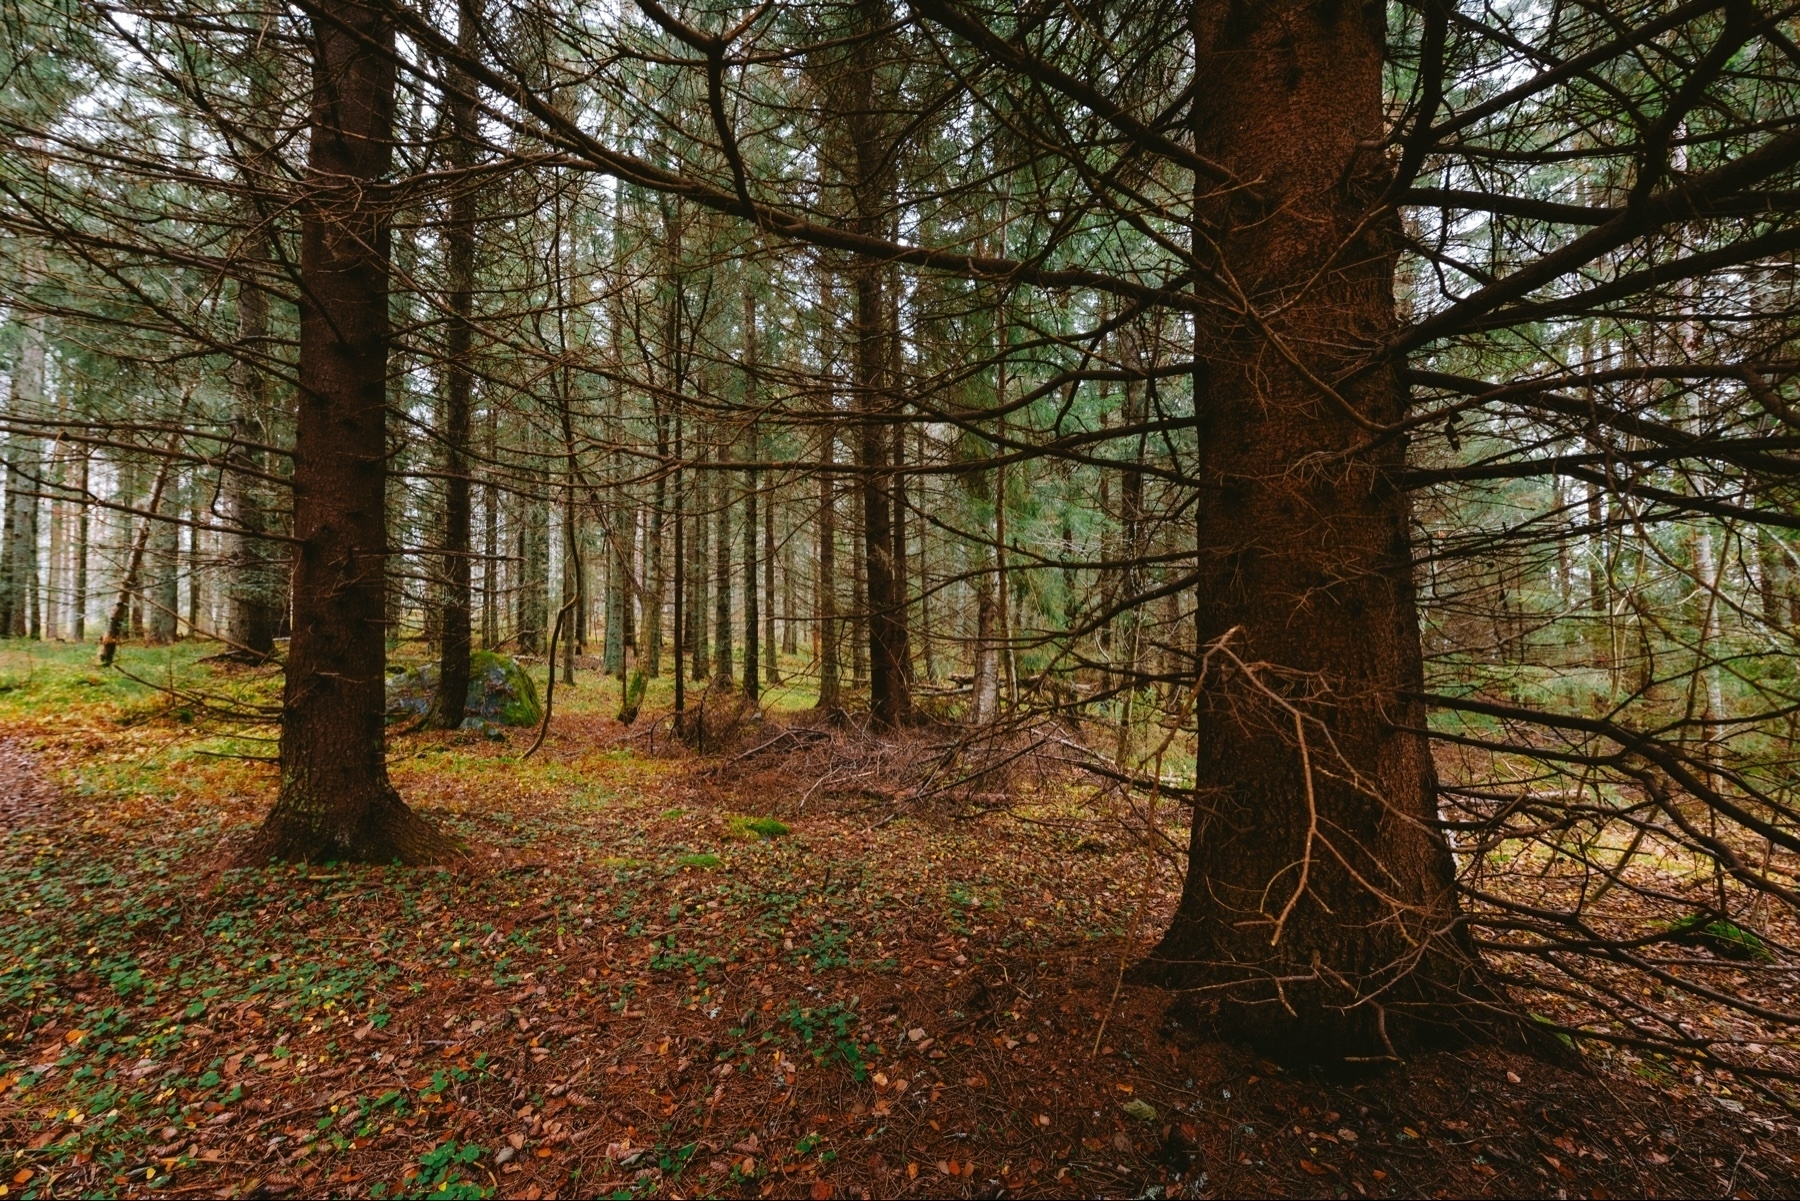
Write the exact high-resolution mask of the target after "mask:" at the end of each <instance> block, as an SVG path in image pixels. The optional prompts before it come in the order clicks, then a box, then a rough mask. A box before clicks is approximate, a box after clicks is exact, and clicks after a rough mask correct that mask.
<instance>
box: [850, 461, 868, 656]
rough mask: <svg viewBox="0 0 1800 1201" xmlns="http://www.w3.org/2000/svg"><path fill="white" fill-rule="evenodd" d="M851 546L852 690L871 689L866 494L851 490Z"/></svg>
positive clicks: (858, 488) (855, 489)
mask: <svg viewBox="0 0 1800 1201" xmlns="http://www.w3.org/2000/svg"><path fill="white" fill-rule="evenodd" d="M850 496H851V500H852V505H851V527H850V538H849V541H850V545H851V547H852V548H853V551H854V553H852V554H851V556H850V686H851V687H852V688H867V687H868V686H869V589H868V581H867V578H866V575H865V573H864V571H863V568H864V567H865V566H866V565H867V564H868V561H869V559H868V556H867V555H865V554H864V553H863V546H864V543H863V507H862V502H863V490H862V488H861V487H860V486H859V487H856V488H853V489H851V491H850Z"/></svg>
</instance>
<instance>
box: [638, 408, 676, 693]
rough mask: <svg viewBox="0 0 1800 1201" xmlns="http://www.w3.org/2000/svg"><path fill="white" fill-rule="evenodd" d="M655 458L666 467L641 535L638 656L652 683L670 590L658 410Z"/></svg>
mask: <svg viewBox="0 0 1800 1201" xmlns="http://www.w3.org/2000/svg"><path fill="white" fill-rule="evenodd" d="M659 407H660V406H659ZM656 458H657V461H658V462H659V463H661V464H665V466H664V467H663V469H662V470H660V471H658V472H657V474H656V483H655V485H654V486H653V487H652V489H651V494H650V495H651V500H650V528H649V529H648V530H647V531H646V532H645V535H644V580H645V584H646V587H647V589H648V591H647V593H646V594H645V596H644V649H643V650H642V651H641V652H639V655H638V659H639V662H641V663H642V664H643V665H644V675H645V676H646V677H647V678H649V679H652V680H654V679H656V678H657V677H659V676H661V675H662V644H663V604H664V598H665V597H666V596H667V595H668V591H669V585H668V566H667V559H666V557H665V556H664V554H663V529H664V525H665V524H666V520H667V518H666V514H667V511H668V505H669V474H668V469H667V467H666V464H667V463H668V461H669V416H668V414H667V413H663V412H660V411H659V412H658V413H657V414H656Z"/></svg>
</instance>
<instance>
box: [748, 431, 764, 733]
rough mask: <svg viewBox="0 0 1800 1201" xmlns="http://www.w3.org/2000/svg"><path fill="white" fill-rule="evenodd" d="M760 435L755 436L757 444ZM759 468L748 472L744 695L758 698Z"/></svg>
mask: <svg viewBox="0 0 1800 1201" xmlns="http://www.w3.org/2000/svg"><path fill="white" fill-rule="evenodd" d="M756 444H757V439H756V437H755V436H754V435H752V437H751V445H752V447H754V446H755V445H756ZM756 502H757V495H756V472H755V471H746V472H744V695H745V696H747V697H749V698H750V699H751V700H753V701H754V700H755V699H756V698H757V697H758V696H760V695H761V694H762V688H761V677H762V612H761V604H760V599H761V598H760V595H759V594H760V593H761V591H762V587H761V584H762V581H761V580H759V579H758V578H757V576H758V574H759V573H758V571H757V566H756V560H757V553H756V540H757V539H758V538H759V537H761V535H762V529H761V528H760V527H761V523H760V522H759V521H757V519H756Z"/></svg>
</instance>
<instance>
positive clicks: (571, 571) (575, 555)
mask: <svg viewBox="0 0 1800 1201" xmlns="http://www.w3.org/2000/svg"><path fill="white" fill-rule="evenodd" d="M581 600H582V578H581V525H580V521H579V514H578V512H577V509H576V506H575V468H574V462H573V456H571V461H570V464H569V481H568V496H567V499H566V500H565V501H564V503H563V527H562V606H569V602H570V601H573V602H575V603H574V605H573V606H569V615H568V616H567V617H565V618H563V632H562V671H563V680H562V682H563V683H565V684H568V685H571V686H573V685H574V683H575V643H576V638H575V629H574V627H575V624H576V619H575V614H576V613H577V612H579V611H580V610H581ZM562 606H559V608H560V607H562ZM551 669H552V670H555V665H554V664H552V665H551Z"/></svg>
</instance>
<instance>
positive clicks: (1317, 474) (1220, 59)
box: [1141, 0, 1492, 1062]
mask: <svg viewBox="0 0 1800 1201" xmlns="http://www.w3.org/2000/svg"><path fill="white" fill-rule="evenodd" d="M1228 9H1229V15H1228ZM1365 12H1373V13H1376V14H1379V12H1380V10H1378V9H1369V10H1365V9H1363V8H1361V7H1356V6H1321V5H1316V4H1303V3H1299V2H1298V0H1280V2H1277V3H1270V4H1266V5H1262V6H1252V7H1243V6H1237V5H1229V6H1228V5H1227V4H1226V3H1224V2H1223V0H1211V2H1208V3H1205V4H1202V5H1201V6H1200V10H1199V14H1198V16H1197V17H1196V26H1195V35H1196V44H1197V46H1198V47H1199V63H1198V67H1197V69H1198V71H1199V72H1200V76H1201V78H1202V79H1204V80H1206V81H1207V86H1206V88H1205V90H1204V92H1203V93H1202V95H1201V99H1200V101H1199V102H1198V103H1197V104H1196V109H1195V112H1194V115H1193V121H1194V125H1193V128H1194V131H1195V137H1196V142H1197V143H1198V146H1199V149H1200V150H1201V152H1202V153H1205V154H1207V155H1209V156H1211V157H1212V158H1213V159H1215V160H1216V161H1221V162H1223V163H1225V164H1226V165H1227V166H1228V167H1229V168H1231V169H1232V170H1233V171H1234V172H1235V174H1236V175H1237V177H1238V178H1239V179H1242V180H1246V181H1253V182H1252V183H1251V184H1250V186H1249V188H1248V189H1247V190H1242V189H1240V190H1235V191H1232V192H1230V193H1225V192H1221V193H1220V196H1221V199H1219V200H1217V201H1216V202H1213V203H1210V204H1208V205H1207V206H1206V207H1205V215H1206V216H1207V217H1208V218H1209V219H1210V220H1211V221H1213V222H1215V223H1217V226H1218V230H1217V233H1216V237H1217V239H1218V241H1217V245H1218V254H1219V256H1220V257H1221V258H1222V259H1223V262H1222V264H1221V265H1222V266H1223V267H1225V268H1227V269H1229V271H1230V272H1231V274H1232V276H1233V277H1234V278H1235V279H1236V280H1237V281H1238V282H1239V284H1240V285H1241V286H1242V287H1243V288H1244V289H1245V292H1246V294H1247V295H1248V297H1249V298H1250V303H1252V304H1254V305H1256V306H1257V308H1258V309H1259V310H1260V311H1261V313H1262V314H1264V320H1266V321H1267V325H1262V324H1259V323H1257V322H1252V321H1247V320H1242V319H1233V317H1232V316H1231V315H1230V314H1228V313H1227V312H1226V310H1225V308H1224V307H1220V308H1215V309H1208V310H1205V311H1203V312H1202V313H1201V315H1200V316H1199V322H1200V329H1199V349H1200V351H1201V358H1200V364H1201V365H1200V368H1199V370H1200V375H1199V376H1197V378H1196V393H1197V395H1203V396H1204V403H1201V404H1199V405H1198V406H1197V408H1198V411H1199V413H1200V414H1201V420H1202V427H1201V429H1200V431H1199V446H1200V451H1201V470H1202V476H1201V486H1200V490H1199V551H1200V554H1199V565H1200V572H1201V586H1200V590H1199V591H1200V604H1201V607H1200V613H1199V625H1198V634H1199V638H1200V642H1201V645H1202V647H1203V648H1204V647H1206V646H1207V645H1209V644H1216V645H1223V646H1224V647H1226V648H1228V649H1229V651H1230V652H1231V654H1232V655H1233V656H1235V658H1228V657H1226V656H1225V655H1223V654H1218V655H1215V656H1214V657H1213V658H1212V661H1211V663H1210V665H1209V667H1208V670H1207V675H1206V677H1205V680H1204V688H1203V691H1202V694H1201V698H1200V706H1199V709H1200V712H1199V743H1200V747H1199V756H1198V781H1197V783H1198V789H1197V796H1198V797H1199V798H1200V799H1199V803H1198V805H1197V806H1196V810H1195V813H1194V820H1193V839H1192V844H1191V848H1190V852H1189V860H1188V871H1187V879H1186V886H1185V891H1184V893H1183V896H1182V899H1181V903H1180V907H1179V909H1178V910H1177V912H1176V914H1175V917H1174V920H1173V922H1172V924H1171V926H1170V928H1169V930H1168V933H1167V935H1166V936H1165V937H1164V939H1163V941H1162V943H1161V945H1160V946H1159V947H1158V948H1157V949H1156V950H1155V952H1154V953H1153V954H1152V955H1151V957H1150V958H1149V959H1148V960H1146V961H1145V963H1144V964H1143V965H1141V967H1142V974H1143V975H1144V976H1146V977H1149V978H1152V979H1156V980H1159V981H1161V982H1163V983H1165V984H1167V985H1169V986H1171V987H1175V988H1179V989H1182V990H1192V991H1191V992H1190V993H1189V995H1190V997H1192V998H1193V1001H1192V1002H1191V1003H1192V1004H1193V1005H1194V1006H1196V1007H1200V1006H1204V1007H1205V1008H1207V1009H1210V1010H1211V1011H1212V1015H1211V1018H1210V1024H1211V1025H1212V1027H1213V1028H1214V1029H1217V1030H1219V1031H1221V1032H1223V1033H1226V1034H1229V1035H1232V1036H1237V1037H1244V1038H1247V1039H1248V1040H1250V1041H1252V1042H1253V1043H1255V1044H1257V1045H1259V1046H1261V1047H1262V1048H1264V1049H1265V1050H1266V1051H1267V1052H1269V1053H1271V1054H1280V1055H1281V1056H1282V1057H1283V1058H1288V1059H1307V1060H1314V1061H1338V1062H1342V1061H1344V1060H1347V1059H1358V1058H1365V1057H1375V1058H1380V1057H1385V1056H1391V1055H1394V1054H1397V1053H1398V1051H1399V1050H1401V1049H1404V1048H1405V1047H1407V1046H1419V1045H1424V1044H1429V1043H1432V1042H1435V1041H1439V1040H1441V1039H1443V1038H1444V1037H1446V1036H1451V1035H1460V1034H1466V1033H1468V1032H1469V1031H1472V1030H1473V1029H1475V1028H1476V1025H1475V1024H1473V1019H1474V1018H1475V1017H1476V1016H1478V1012H1479V1008H1480V1005H1481V1004H1482V1003H1483V1002H1488V1001H1491V999H1492V995H1491V993H1489V992H1488V991H1487V990H1486V989H1485V988H1484V986H1483V984H1482V981H1481V975H1480V972H1479V967H1478V964H1477V963H1476V961H1475V959H1474V954H1473V951H1472V948H1471V947H1470V945H1469V942H1468V939H1467V937H1466V934H1465V933H1464V931H1463V929H1462V927H1460V926H1459V924H1458V921H1457V912H1456V907H1455V902H1454V897H1453V892H1452V863H1451V859H1450V855H1449V851H1448V848H1447V846H1446V844H1445V842H1444V840H1443V838H1442V837H1441V835H1440V834H1439V832H1438V831H1437V830H1436V829H1435V828H1434V823H1435V822H1436V820H1437V812H1436V800H1435V789H1436V780H1435V772H1434V769H1433V766H1432V761H1431V756H1430V752H1429V748H1428V745H1427V742H1426V740H1425V739H1424V738H1423V737H1421V736H1420V735H1419V734H1418V733H1415V732H1414V731H1416V730H1418V729H1420V728H1422V727H1423V726H1424V725H1425V715H1424V712H1423V708H1422V705H1421V704H1420V702H1419V701H1418V700H1417V699H1416V697H1415V696H1414V695H1412V694H1413V692H1414V691H1415V690H1417V689H1419V688H1420V687H1421V677H1422V669H1421V665H1420V647H1419V631H1418V620H1417V615H1416V612H1415V608H1414V598H1413V583H1412V564H1411V556H1410V550H1409V546H1408V539H1407V504H1406V498H1405V495H1404V494H1403V493H1402V492H1401V491H1399V490H1398V488H1396V487H1395V485H1394V484H1393V482H1392V481H1393V480H1394V479H1395V478H1396V477H1397V476H1398V474H1399V472H1400V469H1401V468H1402V467H1403V466H1404V461H1405V447H1404V444H1403V442H1402V441H1401V440H1400V439H1398V438H1393V437H1389V438H1385V439H1376V440H1374V441H1373V445H1372V448H1371V441H1370V438H1369V433H1368V431H1367V429H1366V428H1364V425H1363V424H1362V422H1374V423H1380V424H1382V425H1388V424H1391V423H1394V422H1396V421H1398V420H1399V419H1400V417H1401V416H1402V413H1403V409H1404V399H1403V394H1402V388H1401V385H1400V383H1399V381H1398V379H1397V377H1396V374H1395V372H1394V370H1393V368H1392V367H1391V366H1383V367H1381V368H1379V369H1372V370H1367V371H1365V372H1364V373H1363V374H1361V375H1359V376H1357V377H1356V378H1355V380H1354V382H1352V383H1348V384H1345V385H1344V386H1343V389H1342V391H1341V392H1340V393H1339V396H1340V397H1341V399H1333V398H1331V397H1329V396H1327V395H1325V394H1323V392H1322V390H1321V389H1320V387H1319V386H1318V385H1317V384H1316V383H1314V382H1313V380H1329V379H1332V378H1334V377H1335V376H1337V375H1338V373H1339V372H1340V371H1342V370H1343V369H1344V368H1346V367H1347V366H1349V365H1351V364H1353V363H1355V362H1356V361H1357V359H1358V355H1359V353H1360V351H1361V348H1365V347H1369V346H1373V345H1378V344H1379V343H1380V342H1381V340H1382V339H1383V338H1384V337H1386V336H1387V335H1388V334H1389V332H1390V331H1391V330H1393V329H1394V328H1395V323H1396V318H1395V313H1394V300H1393V264H1394V256H1395V252H1394V243H1393V238H1392V234H1391V223H1389V222H1382V221H1371V222H1367V223H1363V218H1364V216H1365V212H1366V210H1367V208H1368V206H1369V205H1370V204H1371V203H1372V202H1373V200H1374V198H1375V197H1377V196H1378V195H1379V194H1380V192H1381V190H1382V188H1383V187H1384V186H1385V179H1384V178H1383V176H1384V175H1385V171H1386V168H1385V164H1384V160H1383V158H1382V157H1381V155H1380V154H1379V153H1378V152H1374V151H1371V150H1369V149H1368V147H1369V146H1372V145H1377V144H1379V141H1380V139H1381V137H1382V128H1383V114H1382V85H1381V70H1382V46H1383V32H1382V30H1381V29H1380V28H1379V23H1380V22H1379V16H1378V15H1377V16H1376V17H1374V18H1373V19H1371V18H1370V17H1368V16H1366V15H1365ZM1198 243H1199V239H1197V244H1198ZM1327 264H1330V265H1331V266H1330V269H1329V270H1328V269H1327ZM1272 338H1279V339H1281V340H1282V341H1283V342H1284V343H1285V348H1286V350H1287V351H1288V352H1289V353H1291V354H1293V355H1294V356H1296V357H1297V358H1298V359H1299V361H1300V362H1302V363H1304V364H1305V367H1306V369H1307V374H1308V375H1310V377H1311V378H1310V379H1309V378H1307V377H1306V376H1304V375H1302V374H1301V373H1300V372H1299V371H1296V370H1295V369H1294V368H1293V367H1291V366H1289V364H1288V362H1287V360H1286V358H1285V357H1284V356H1283V354H1282V353H1281V352H1280V351H1279V350H1278V349H1277V348H1276V347H1275V346H1274V345H1273V344H1272V342H1271V339H1272ZM1346 408H1348V409H1352V410H1354V411H1355V413H1356V414H1357V415H1358V416H1359V417H1360V418H1361V419H1362V422H1359V421H1358V420H1357V419H1356V418H1353V417H1351V416H1350V415H1348V414H1347V413H1346V411H1345V410H1346ZM1352 447H1365V448H1369V449H1362V450H1358V451H1355V452H1353V457H1348V458H1346V457H1344V456H1345V453H1346V451H1348V450H1349V448H1352ZM1327 464H1335V465H1334V466H1327ZM1242 664H1256V665H1257V666H1256V667H1254V668H1246V667H1244V666H1242ZM1195 1016H1199V1014H1198V1013H1196V1014H1195Z"/></svg>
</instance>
